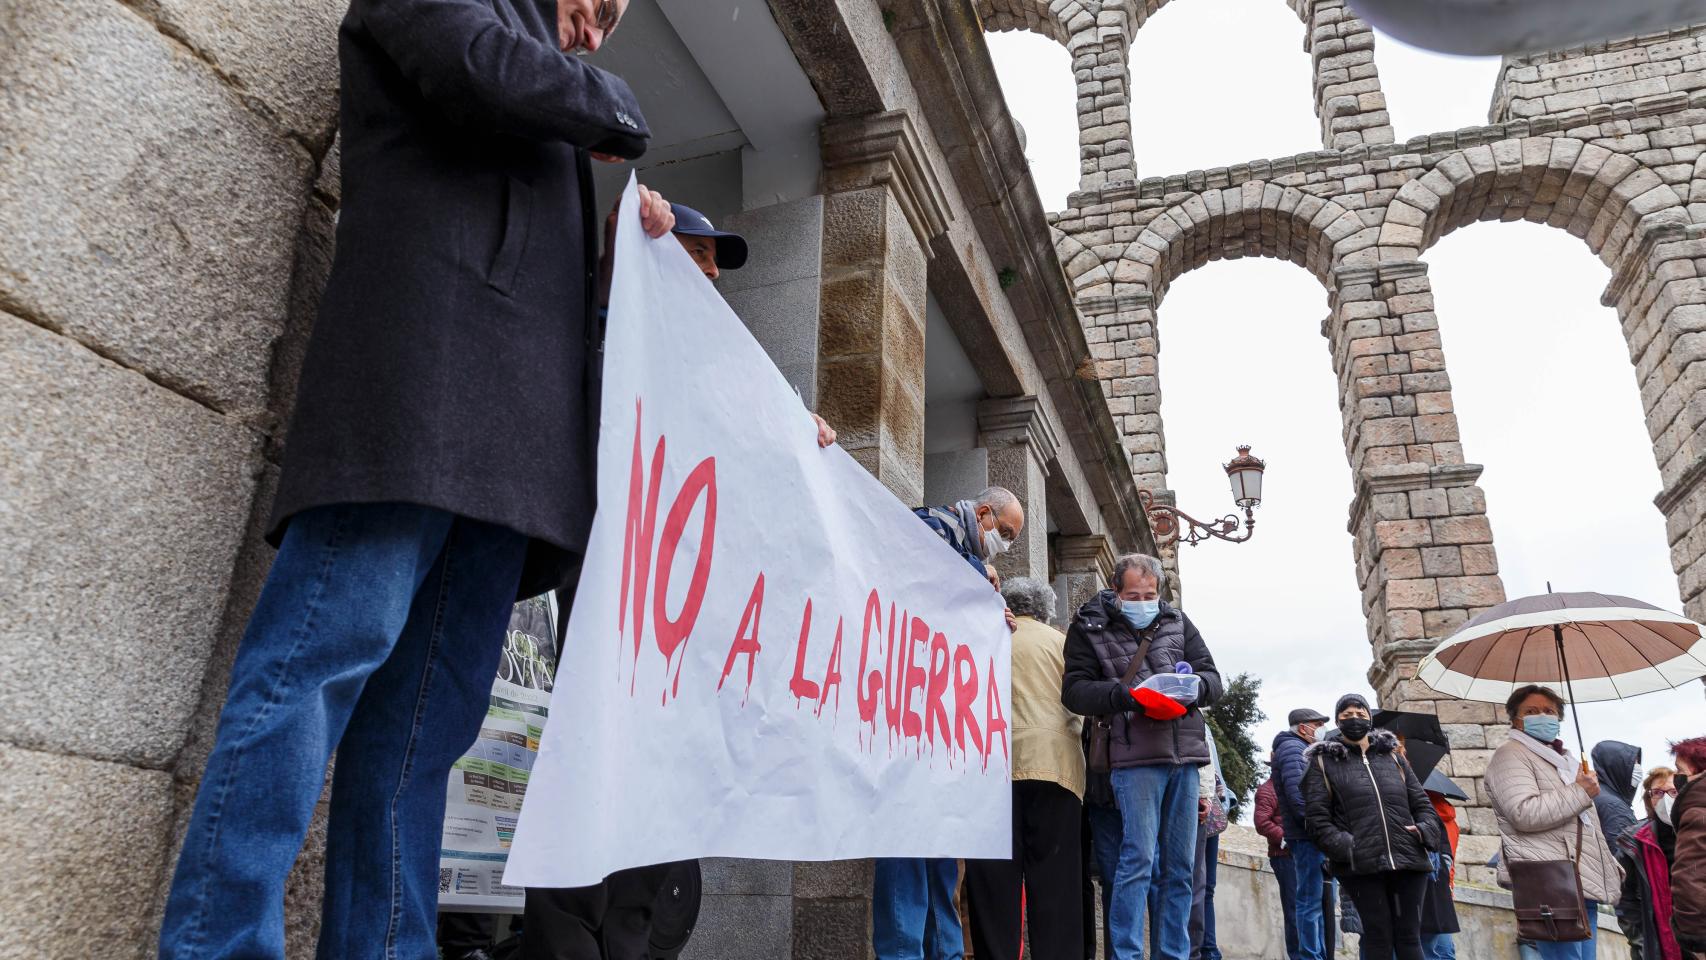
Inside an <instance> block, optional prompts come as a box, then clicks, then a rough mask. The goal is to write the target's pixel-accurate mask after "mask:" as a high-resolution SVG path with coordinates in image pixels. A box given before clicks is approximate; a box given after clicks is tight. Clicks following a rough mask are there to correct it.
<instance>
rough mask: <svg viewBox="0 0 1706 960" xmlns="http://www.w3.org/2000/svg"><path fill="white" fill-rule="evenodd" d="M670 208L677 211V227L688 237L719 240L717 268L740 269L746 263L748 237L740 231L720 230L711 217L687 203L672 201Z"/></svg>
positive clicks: (674, 231)
mask: <svg viewBox="0 0 1706 960" xmlns="http://www.w3.org/2000/svg"><path fill="white" fill-rule="evenodd" d="M669 209H670V210H671V211H673V212H674V213H675V229H674V230H673V231H671V232H672V233H679V234H681V235H683V236H688V237H712V238H714V239H715V240H716V241H717V269H719V270H739V269H740V268H741V267H743V266H745V265H746V238H745V237H742V236H741V235H740V234H738V233H729V232H728V231H727V230H718V229H717V228H716V227H713V226H711V220H710V218H709V217H707V216H705V215H704V214H702V213H700V212H699V211H697V210H695V209H693V208H692V207H690V206H688V205H686V204H685V203H672V204H670V205H669Z"/></svg>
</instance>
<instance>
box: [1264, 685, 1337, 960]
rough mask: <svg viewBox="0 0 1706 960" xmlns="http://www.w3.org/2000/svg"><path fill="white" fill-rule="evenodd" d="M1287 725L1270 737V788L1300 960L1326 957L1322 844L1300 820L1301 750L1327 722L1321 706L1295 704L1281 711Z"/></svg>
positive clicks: (1301, 808)
mask: <svg viewBox="0 0 1706 960" xmlns="http://www.w3.org/2000/svg"><path fill="white" fill-rule="evenodd" d="M1285 722H1286V729H1285V730H1282V731H1280V733H1279V735H1278V736H1276V737H1274V744H1273V751H1274V752H1273V780H1274V793H1275V794H1276V796H1277V797H1278V799H1279V808H1280V819H1281V821H1282V822H1283V823H1284V825H1285V845H1286V847H1287V848H1288V849H1289V850H1290V851H1291V862H1292V870H1293V872H1294V873H1295V875H1296V877H1297V891H1296V895H1295V896H1293V897H1292V898H1291V900H1292V907H1293V909H1294V910H1295V911H1296V923H1297V956H1298V958H1299V960H1325V956H1326V953H1325V950H1326V930H1325V927H1324V923H1323V920H1322V913H1321V868H1322V866H1323V864H1324V863H1325V859H1324V858H1323V856H1322V854H1321V849H1320V848H1319V847H1317V846H1315V844H1314V843H1313V842H1312V841H1311V840H1310V839H1309V833H1308V832H1307V831H1306V830H1305V829H1304V825H1303V774H1304V770H1305V767H1306V763H1305V761H1304V758H1303V752H1304V751H1305V750H1307V749H1308V748H1309V745H1310V744H1312V743H1314V742H1315V734H1316V732H1317V731H1319V730H1320V729H1321V725H1322V724H1324V723H1326V722H1327V718H1326V717H1324V716H1322V715H1321V713H1320V711H1318V710H1313V709H1311V708H1309V707H1299V708H1297V709H1296V710H1293V711H1291V712H1290V713H1288V714H1286V718H1285Z"/></svg>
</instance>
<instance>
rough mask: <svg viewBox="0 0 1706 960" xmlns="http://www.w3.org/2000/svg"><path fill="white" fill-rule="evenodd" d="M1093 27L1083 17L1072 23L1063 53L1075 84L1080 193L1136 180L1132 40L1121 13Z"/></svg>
mask: <svg viewBox="0 0 1706 960" xmlns="http://www.w3.org/2000/svg"><path fill="white" fill-rule="evenodd" d="M1103 17H1105V18H1106V19H1107V21H1108V22H1106V23H1102V24H1098V23H1097V22H1096V20H1097V19H1098V18H1092V17H1091V16H1090V14H1089V13H1088V12H1085V13H1081V14H1079V16H1078V18H1076V19H1075V20H1074V21H1073V22H1072V24H1071V27H1072V34H1071V36H1070V38H1069V39H1068V40H1067V44H1066V45H1067V49H1068V50H1069V51H1071V53H1072V75H1073V79H1074V80H1075V81H1076V82H1077V84H1078V159H1079V176H1078V189H1079V190H1086V191H1088V190H1097V189H1100V188H1101V187H1103V186H1105V185H1107V184H1109V183H1117V182H1119V181H1124V180H1135V179H1137V163H1136V161H1135V160H1134V159H1133V154H1132V146H1131V66H1130V60H1131V36H1130V34H1129V33H1128V32H1127V31H1126V29H1125V28H1124V27H1123V26H1122V25H1121V24H1122V23H1123V21H1124V17H1123V15H1122V14H1119V13H1117V12H1113V11H1109V12H1108V13H1106V14H1104V15H1103Z"/></svg>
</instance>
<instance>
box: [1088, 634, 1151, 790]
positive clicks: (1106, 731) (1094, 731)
mask: <svg viewBox="0 0 1706 960" xmlns="http://www.w3.org/2000/svg"><path fill="white" fill-rule="evenodd" d="M1153 639H1155V637H1154V634H1150V635H1148V636H1145V637H1144V638H1143V642H1142V643H1140V644H1138V645H1137V655H1136V656H1134V657H1132V658H1131V666H1129V667H1126V670H1125V676H1123V677H1121V678H1120V686H1122V687H1125V688H1127V689H1130V688H1131V682H1132V680H1133V679H1135V678H1136V677H1137V671H1138V670H1141V669H1142V668H1143V660H1144V658H1145V657H1147V656H1148V655H1149V641H1151V640H1153ZM1112 726H1113V724H1112V721H1111V720H1110V719H1109V718H1108V717H1092V718H1091V720H1090V748H1089V750H1088V751H1086V752H1087V754H1088V759H1087V762H1088V763H1089V765H1090V771H1091V772H1092V773H1107V772H1108V771H1109V770H1112V769H1113V768H1114V764H1113V757H1112V755H1111V753H1110V752H1109V749H1108V737H1109V736H1110V735H1111V734H1112Z"/></svg>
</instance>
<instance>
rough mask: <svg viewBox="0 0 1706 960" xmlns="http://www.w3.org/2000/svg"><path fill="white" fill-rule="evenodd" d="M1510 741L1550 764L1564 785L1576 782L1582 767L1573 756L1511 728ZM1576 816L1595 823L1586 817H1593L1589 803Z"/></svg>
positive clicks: (1590, 824)
mask: <svg viewBox="0 0 1706 960" xmlns="http://www.w3.org/2000/svg"><path fill="white" fill-rule="evenodd" d="M1511 740H1512V741H1513V742H1515V743H1520V744H1522V745H1523V746H1524V747H1525V748H1527V749H1528V751H1529V752H1530V753H1532V754H1534V755H1535V756H1537V757H1539V758H1541V759H1542V760H1545V761H1546V762H1547V763H1548V764H1550V765H1551V766H1552V768H1553V769H1555V770H1557V771H1558V779H1559V780H1560V781H1562V782H1564V783H1575V782H1576V774H1577V773H1578V772H1579V771H1580V770H1581V769H1582V765H1581V761H1579V760H1577V759H1576V755H1575V754H1573V753H1571V752H1570V751H1568V750H1562V749H1560V748H1559V747H1556V746H1553V745H1552V744H1550V743H1547V742H1545V741H1544V740H1536V739H1535V738H1533V737H1531V736H1529V735H1528V734H1526V733H1524V732H1523V731H1521V730H1518V729H1516V728H1515V727H1512V728H1511ZM1578 816H1580V818H1581V821H1582V823H1584V824H1587V825H1589V826H1592V825H1593V824H1594V823H1595V822H1596V821H1594V820H1589V819H1588V817H1589V816H1595V814H1594V806H1593V804H1592V803H1589V804H1588V808H1587V809H1586V810H1583V811H1582V812H1581V813H1580V814H1579V815H1578Z"/></svg>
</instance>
